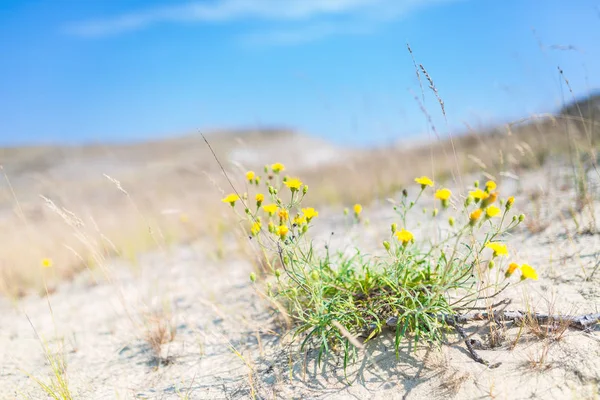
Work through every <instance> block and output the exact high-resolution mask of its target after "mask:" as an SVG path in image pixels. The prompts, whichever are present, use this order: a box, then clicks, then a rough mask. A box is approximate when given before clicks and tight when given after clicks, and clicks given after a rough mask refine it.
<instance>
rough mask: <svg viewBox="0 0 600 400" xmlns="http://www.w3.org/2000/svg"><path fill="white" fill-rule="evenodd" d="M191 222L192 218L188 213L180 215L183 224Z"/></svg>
mask: <svg viewBox="0 0 600 400" xmlns="http://www.w3.org/2000/svg"><path fill="white" fill-rule="evenodd" d="M189 220H190V218H189V217H188V215H187V214H186V213H181V214H179V221H181V222H183V223H184V224H185V223H187V222H188V221H189Z"/></svg>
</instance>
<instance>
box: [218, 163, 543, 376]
mask: <svg viewBox="0 0 600 400" xmlns="http://www.w3.org/2000/svg"><path fill="white" fill-rule="evenodd" d="M284 170H285V167H284V166H283V165H282V164H280V163H276V164H273V165H272V166H270V167H265V173H266V174H267V176H268V178H267V179H266V180H265V181H264V185H265V189H266V194H263V193H261V192H259V193H256V194H254V195H251V194H248V193H243V194H240V193H237V192H236V193H232V194H230V195H228V196H226V197H225V198H223V200H222V201H223V202H224V203H227V204H229V205H231V207H232V209H233V210H234V211H235V212H236V213H237V214H238V216H239V217H240V219H241V220H242V221H245V222H244V224H245V226H246V227H247V228H248V230H249V234H250V236H251V237H255V238H256V239H257V242H258V243H259V245H260V247H261V249H262V250H263V251H265V252H266V253H268V254H270V255H271V258H270V260H272V262H271V263H270V264H269V266H270V267H271V268H270V276H269V274H268V275H267V276H266V277H263V278H261V280H264V281H265V286H266V294H267V295H268V296H270V297H271V298H272V299H273V300H274V302H276V303H278V304H283V305H284V307H285V310H286V312H287V314H288V316H290V317H291V318H292V320H293V321H294V322H295V324H294V328H293V337H294V338H295V339H296V340H297V341H299V342H300V343H301V348H304V347H305V346H314V347H315V348H317V349H318V358H317V362H318V363H320V361H321V359H322V357H323V356H324V355H326V354H327V353H329V352H332V351H335V352H338V351H339V352H341V353H342V354H343V358H344V368H346V367H347V365H348V363H349V362H351V361H352V360H355V359H356V356H357V355H358V350H359V349H360V348H362V346H361V345H357V340H356V339H357V337H359V336H363V337H365V341H369V340H371V339H372V338H374V337H375V336H377V335H378V334H379V333H380V332H382V331H383V330H384V329H385V328H386V327H388V326H391V327H393V328H394V330H395V350H396V354H398V353H399V348H400V343H401V342H402V341H403V340H409V341H410V342H411V343H414V346H415V348H416V346H417V345H418V344H419V343H421V342H429V343H438V344H439V343H441V342H442V340H443V338H444V336H445V334H446V333H447V332H448V331H449V330H451V327H452V323H451V322H452V321H450V320H449V319H451V318H452V317H453V316H454V315H456V314H458V313H461V312H465V311H468V310H470V309H472V307H473V306H474V305H475V304H476V303H477V301H478V300H480V299H491V298H493V297H494V296H495V295H496V294H498V293H499V292H500V291H501V290H503V289H504V288H505V287H506V286H507V285H509V284H510V283H511V275H513V273H514V272H515V271H516V270H520V271H521V280H524V279H527V278H532V279H537V273H536V272H535V270H534V269H533V268H532V267H531V266H529V265H527V264H523V265H521V266H519V265H518V264H516V263H514V262H513V263H510V264H509V263H508V261H507V258H508V257H507V256H508V248H507V246H506V245H505V244H504V243H502V242H500V241H499V240H500V238H501V237H502V235H503V234H505V233H506V232H508V231H510V230H511V229H513V228H514V227H516V226H517V225H519V224H520V223H521V222H522V221H524V218H525V216H524V215H520V216H516V215H515V216H513V217H512V219H511V218H508V212H509V210H510V209H511V208H512V205H513V202H514V198H512V197H510V198H508V199H506V200H504V201H501V200H499V199H498V192H497V191H496V183H495V182H493V181H488V182H487V183H486V184H485V186H484V188H480V187H479V184H478V183H477V182H475V184H474V187H473V188H472V190H471V191H470V192H469V194H468V196H466V197H464V198H462V199H461V198H458V197H457V196H455V195H453V194H452V192H451V191H450V190H449V189H447V188H444V187H440V188H437V190H436V191H435V192H433V193H432V189H435V184H434V182H433V181H432V180H431V179H430V178H428V177H426V176H423V177H420V178H416V179H415V181H416V187H417V191H416V195H414V196H413V197H412V198H411V196H409V193H408V191H407V190H404V191H403V192H402V194H401V195H400V196H399V199H397V201H395V205H394V210H395V211H396V213H397V220H398V222H397V223H393V224H392V225H391V227H390V238H389V240H385V241H384V242H383V243H382V246H383V248H384V249H385V255H384V256H381V257H376V256H372V255H368V254H366V253H363V252H361V251H360V250H357V251H356V252H354V253H353V254H350V255H348V252H346V251H345V250H346V249H339V250H334V249H332V248H330V246H329V245H327V246H325V249H324V250H322V251H321V250H320V249H319V248H317V247H316V245H315V244H314V242H313V240H312V239H311V238H310V233H311V228H312V226H313V224H314V222H315V220H316V219H318V218H319V213H318V212H317V211H316V210H315V209H314V208H312V207H304V206H303V205H304V200H305V197H306V195H307V193H308V186H306V185H304V184H303V182H302V181H301V180H300V179H298V178H293V177H289V176H284V175H283V173H282V172H283V171H284ZM250 172H251V171H250ZM250 172H249V173H248V176H247V178H248V181H249V183H250V184H251V185H250V187H249V188H255V187H256V188H260V186H261V185H260V184H259V182H258V181H257V180H256V179H255V174H254V173H253V172H251V173H250ZM250 177H251V178H250ZM426 196H427V197H429V196H430V197H433V198H434V200H435V202H436V206H437V205H438V204H439V207H440V208H441V210H442V211H441V212H440V211H439V209H437V208H436V209H435V210H434V212H433V213H431V214H429V213H428V214H427V215H426V216H425V217H423V218H431V217H430V215H433V218H435V221H438V224H439V228H440V229H439V232H440V234H439V237H437V238H434V239H432V240H430V241H429V243H427V244H423V243H421V241H420V240H417V239H420V238H416V237H415V235H414V234H413V232H412V231H411V229H412V228H413V227H417V226H418V225H419V224H421V223H422V222H423V221H422V220H421V221H411V220H410V218H409V215H410V213H409V212H410V211H411V210H412V209H414V207H415V206H416V205H417V203H418V202H419V200H420V199H421V198H423V197H426ZM240 202H241V203H242V205H243V212H240V210H239V207H238V208H236V203H240ZM498 203H501V206H500V207H499V206H497V205H496V204H498ZM353 212H354V220H355V222H356V223H359V222H360V220H361V218H362V215H361V213H362V207H361V206H360V205H355V206H354V207H353ZM442 214H449V216H447V217H446V219H445V220H442V218H441V216H442ZM439 221H444V222H439ZM275 260H278V261H279V263H280V265H281V268H276V267H275ZM250 279H251V280H252V281H253V282H256V280H257V276H256V275H255V274H254V273H252V274H251V276H250Z"/></svg>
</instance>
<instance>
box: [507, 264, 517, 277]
mask: <svg viewBox="0 0 600 400" xmlns="http://www.w3.org/2000/svg"><path fill="white" fill-rule="evenodd" d="M518 268H519V264H517V263H510V264H508V269H507V270H506V273H505V274H504V276H506V277H507V278H508V277H509V276H511V275H512V274H513V273H514V272H515V271H516V270H517V269H518Z"/></svg>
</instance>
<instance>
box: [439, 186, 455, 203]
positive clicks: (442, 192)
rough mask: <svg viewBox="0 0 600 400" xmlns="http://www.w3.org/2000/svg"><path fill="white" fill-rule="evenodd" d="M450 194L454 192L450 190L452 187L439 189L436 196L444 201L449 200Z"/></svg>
mask: <svg viewBox="0 0 600 400" xmlns="http://www.w3.org/2000/svg"><path fill="white" fill-rule="evenodd" d="M450 196H452V192H451V191H450V189H445V188H444V189H438V190H437V191H436V192H435V198H436V199H440V200H442V201H445V200H448V199H449V198H450Z"/></svg>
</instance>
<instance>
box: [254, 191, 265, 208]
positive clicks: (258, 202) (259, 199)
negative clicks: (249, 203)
mask: <svg viewBox="0 0 600 400" xmlns="http://www.w3.org/2000/svg"><path fill="white" fill-rule="evenodd" d="M264 200H265V195H264V194H262V193H257V194H256V205H257V206H258V207H260V205H261V204H262V202H263V201H264Z"/></svg>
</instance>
